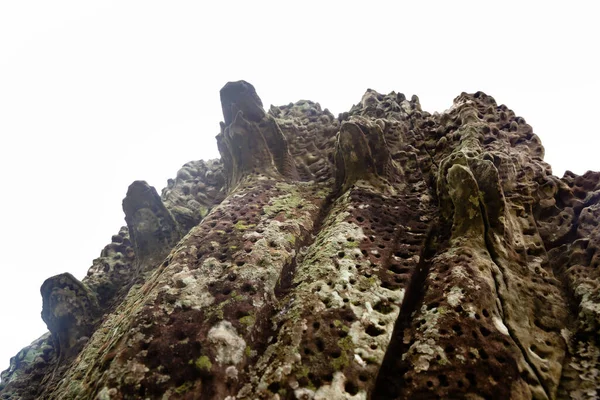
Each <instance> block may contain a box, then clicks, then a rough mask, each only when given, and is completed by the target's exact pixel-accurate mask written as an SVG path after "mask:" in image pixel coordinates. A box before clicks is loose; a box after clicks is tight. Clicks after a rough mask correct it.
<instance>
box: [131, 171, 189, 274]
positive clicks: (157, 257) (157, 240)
mask: <svg viewBox="0 0 600 400" xmlns="http://www.w3.org/2000/svg"><path fill="white" fill-rule="evenodd" d="M123 211H124V212H125V222H127V228H128V229H129V234H130V236H131V241H132V244H133V248H134V252H135V256H136V265H137V269H138V271H139V272H141V273H144V272H145V271H147V270H150V269H152V268H153V267H155V266H157V265H158V263H160V262H161V261H162V259H163V258H164V257H166V256H167V254H168V253H169V251H170V250H171V249H172V248H173V246H175V244H176V243H177V242H178V241H179V239H181V233H180V231H179V227H178V226H177V223H176V222H175V219H174V218H173V216H172V215H171V213H170V212H169V211H168V210H167V208H166V207H165V205H164V204H163V202H162V200H161V199H160V196H159V195H158V193H157V192H156V189H154V188H153V187H152V186H150V185H148V183H146V182H145V181H135V182H133V183H132V184H131V185H130V186H129V189H128V190H127V196H126V197H125V199H123Z"/></svg>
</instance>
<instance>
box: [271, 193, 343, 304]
mask: <svg viewBox="0 0 600 400" xmlns="http://www.w3.org/2000/svg"><path fill="white" fill-rule="evenodd" d="M339 197H340V193H339V192H338V191H335V190H334V191H332V192H331V193H330V194H328V195H327V197H326V198H325V200H324V202H323V205H322V206H321V209H320V210H319V213H318V215H317V217H316V218H315V224H314V226H313V228H312V230H311V231H310V232H307V233H305V234H304V238H303V239H302V240H300V242H299V243H298V244H297V245H296V246H295V250H296V255H295V256H294V257H293V258H292V260H291V261H290V262H289V263H287V264H285V265H284V266H283V268H282V270H281V273H280V275H279V279H278V280H277V285H276V286H275V297H276V298H277V300H281V299H283V298H284V297H285V296H286V295H287V294H288V293H289V292H290V290H291V288H292V285H293V281H294V275H295V274H296V267H297V266H298V261H302V259H300V260H298V259H299V257H301V255H300V254H298V252H299V251H300V249H302V248H308V247H310V246H311V245H312V244H313V243H314V242H315V240H316V239H317V235H318V233H319V231H320V230H321V228H322V226H323V222H324V221H325V219H326V218H327V216H328V215H329V213H330V212H331V208H332V207H333V204H334V203H335V201H336V200H337V199H338V198H339Z"/></svg>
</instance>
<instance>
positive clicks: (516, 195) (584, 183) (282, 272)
mask: <svg viewBox="0 0 600 400" xmlns="http://www.w3.org/2000/svg"><path fill="white" fill-rule="evenodd" d="M221 104H222V108H223V116H224V123H222V125H221V132H220V134H219V135H218V136H217V143H218V146H219V150H220V152H221V160H212V161H208V162H204V161H196V162H191V163H188V164H186V165H184V167H183V168H182V169H181V170H180V171H179V172H178V173H177V178H176V179H174V180H170V181H169V184H168V187H167V188H165V189H164V190H163V192H162V197H159V196H158V194H157V193H156V191H155V190H154V188H151V187H150V186H148V185H147V184H146V183H145V182H141V181H136V182H134V183H133V184H132V185H131V186H130V188H129V190H128V193H127V197H126V198H125V200H124V202H123V208H124V211H125V215H126V221H127V225H128V229H127V228H123V229H122V230H121V231H120V232H119V234H118V235H115V236H114V237H113V239H112V242H111V243H110V244H109V245H108V246H106V247H105V249H104V250H103V252H102V254H101V257H100V258H98V259H96V260H94V263H93V265H92V267H91V268H90V271H89V273H88V276H87V277H86V278H85V279H84V280H83V282H79V281H77V280H76V279H75V278H73V277H72V276H70V275H69V274H63V275H59V276H57V277H54V278H50V280H48V281H47V282H46V283H44V286H43V287H42V292H43V294H44V311H43V316H44V320H45V321H46V322H47V324H48V327H49V329H50V332H51V335H45V336H43V337H42V338H40V339H38V340H37V341H35V342H34V343H32V344H31V345H30V346H29V347H27V348H25V349H23V350H22V351H21V352H20V353H19V354H18V355H17V356H16V357H14V358H13V359H12V360H11V367H10V369H9V370H7V371H5V372H3V373H2V389H0V398H2V399H17V398H23V399H28V398H48V399H78V398H82V399H83V398H86V399H87V398H92V399H102V400H103V399H137V398H173V399H178V398H181V399H200V398H202V399H228V400H233V399H238V400H241V399H315V400H316V399H354V400H356V399H366V398H372V399H593V398H598V397H599V396H600V392H599V391H598V387H600V342H599V339H598V338H599V337H600V294H599V293H600V273H599V272H598V271H600V228H599V226H600V173H595V172H588V173H586V174H585V175H583V176H577V175H575V174H573V173H570V172H568V173H567V174H565V176H564V177H563V178H557V177H555V176H553V175H552V173H551V168H550V166H549V165H547V164H546V163H545V162H544V161H543V156H544V149H543V147H542V145H541V142H540V140H539V138H538V137H537V136H536V135H535V134H534V133H533V130H532V128H531V127H530V126H529V125H527V123H526V122H525V120H524V119H523V118H521V117H518V116H516V115H515V114H514V112H513V111H511V110H510V109H508V108H507V107H506V106H504V105H500V106H498V105H497V104H496V102H495V100H494V99H493V98H492V97H490V96H487V95H485V94H483V93H481V92H477V93H475V94H466V93H462V94H461V95H460V96H458V97H457V98H456V99H455V100H454V105H453V106H452V107H451V108H450V109H449V110H447V111H445V112H444V113H442V114H438V113H435V114H433V115H432V114H429V113H427V112H425V111H423V110H422V108H421V106H420V104H419V99H418V98H417V97H416V96H413V97H412V98H411V99H410V100H408V99H407V98H406V96H404V95H403V94H401V93H395V92H392V93H390V94H387V95H383V94H380V93H377V92H376V91H374V90H371V89H369V90H367V92H366V93H365V95H364V96H363V98H362V99H361V101H360V102H359V103H358V104H357V105H355V106H353V107H352V108H351V109H350V111H349V112H346V113H343V114H341V115H340V116H339V117H338V118H335V117H334V116H333V115H332V114H331V113H330V112H329V111H328V110H327V109H322V108H321V106H320V105H319V104H318V103H313V102H311V101H307V100H300V101H298V102H296V103H290V104H288V105H285V106H279V107H274V106H272V107H271V108H270V110H269V111H268V112H265V110H264V109H263V105H262V102H261V100H260V98H259V97H258V95H257V94H256V91H255V89H254V87H253V86H252V85H250V84H249V83H247V82H243V81H239V82H231V83H228V84H227V85H226V86H225V87H224V88H223V89H222V90H221ZM129 236H131V238H130V237H129ZM130 240H131V242H130ZM88 338H89V339H88Z"/></svg>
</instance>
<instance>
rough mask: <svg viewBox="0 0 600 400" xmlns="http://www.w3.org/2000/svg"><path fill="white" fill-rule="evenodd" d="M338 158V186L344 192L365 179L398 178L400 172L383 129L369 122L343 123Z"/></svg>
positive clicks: (337, 148) (339, 135)
mask: <svg viewBox="0 0 600 400" xmlns="http://www.w3.org/2000/svg"><path fill="white" fill-rule="evenodd" d="M335 159H336V171H337V172H336V181H337V182H336V184H337V187H338V188H341V189H342V190H346V189H348V188H349V187H350V186H351V185H352V184H353V183H354V182H356V181H358V180H361V179H366V180H373V181H374V180H377V179H378V178H382V179H383V180H387V181H392V180H393V179H394V178H395V177H394V175H395V173H396V169H395V168H394V165H393V163H392V160H391V157H390V152H389V149H388V146H387V143H386V141H385V137H384V134H383V131H382V129H381V126H380V125H379V124H377V123H371V122H369V121H367V120H365V119H359V118H353V119H352V120H350V121H347V122H344V123H343V124H342V127H341V128H340V132H339V133H338V140H337V143H336V150H335Z"/></svg>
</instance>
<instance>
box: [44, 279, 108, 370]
mask: <svg viewBox="0 0 600 400" xmlns="http://www.w3.org/2000/svg"><path fill="white" fill-rule="evenodd" d="M41 292H42V299H43V306H42V319H43V320H44V322H45V323H46V325H47V326H48V330H49V331H50V333H51V334H52V339H53V340H54V348H55V349H57V353H58V356H59V360H60V359H63V358H69V357H70V356H72V355H73V354H77V353H78V352H79V350H80V349H81V347H82V346H83V344H85V342H86V341H87V339H89V336H91V334H92V333H93V327H94V323H95V319H96V318H97V317H98V314H99V308H98V300H97V298H96V295H95V294H94V293H93V292H92V291H91V290H90V289H89V288H88V287H87V285H86V284H84V283H82V282H80V281H79V280H77V278H75V277H74V276H73V275H71V274H69V273H64V274H61V275H56V276H53V277H52V278H48V279H46V281H45V282H44V283H43V284H42V288H41Z"/></svg>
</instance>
